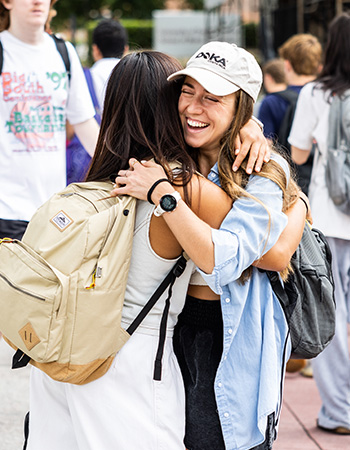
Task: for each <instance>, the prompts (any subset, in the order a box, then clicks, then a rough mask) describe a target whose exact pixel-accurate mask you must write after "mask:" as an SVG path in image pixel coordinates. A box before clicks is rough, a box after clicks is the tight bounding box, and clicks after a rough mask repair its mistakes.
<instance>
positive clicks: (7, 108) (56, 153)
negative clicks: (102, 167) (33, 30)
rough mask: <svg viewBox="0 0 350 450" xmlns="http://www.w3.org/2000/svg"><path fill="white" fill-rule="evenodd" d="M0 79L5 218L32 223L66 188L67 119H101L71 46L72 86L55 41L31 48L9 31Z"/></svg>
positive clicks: (0, 181) (0, 182) (0, 184)
mask: <svg viewBox="0 0 350 450" xmlns="http://www.w3.org/2000/svg"><path fill="white" fill-rule="evenodd" d="M0 40H1V43H2V46H3V50H4V57H3V59H4V62H3V69H2V75H1V76H0V155H1V164H0V192H1V195H0V218H2V219H13V220H16V219H19V220H30V218H31V217H32V215H33V213H34V212H35V210H36V209H37V208H38V207H39V206H40V205H41V204H42V203H44V202H45V201H46V200H47V199H48V198H49V197H50V196H51V195H52V194H53V193H55V192H57V191H58V190H61V189H62V188H63V187H64V186H65V185H66V128H65V124H66V118H68V119H69V121H70V123H71V124H73V125H74V124H77V123H81V122H85V121H86V120H88V119H90V118H92V117H93V116H94V114H95V111H94V107H93V105H92V102H91V98H90V94H89V90H88V87H87V84H86V81H85V77H84V74H83V70H82V67H81V64H80V61H79V58H78V55H77V53H76V51H75V50H74V47H73V46H72V45H71V44H70V43H67V47H68V51H69V58H70V63H71V74H72V76H71V80H70V82H69V81H68V75H67V73H66V69H65V66H64V62H63V59H62V57H61V55H60V54H59V53H58V51H57V48H56V45H55V42H54V40H53V39H52V38H51V37H50V36H49V35H48V34H45V39H44V42H43V43H42V44H40V45H30V44H27V43H24V42H22V41H20V40H18V39H17V38H15V37H14V36H13V35H12V34H10V33H9V32H8V31H3V32H1V33H0Z"/></svg>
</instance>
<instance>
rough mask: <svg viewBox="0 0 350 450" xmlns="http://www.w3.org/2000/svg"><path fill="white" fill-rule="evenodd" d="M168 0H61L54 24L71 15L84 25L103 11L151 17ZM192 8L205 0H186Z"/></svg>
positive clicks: (128, 15) (143, 17)
mask: <svg viewBox="0 0 350 450" xmlns="http://www.w3.org/2000/svg"><path fill="white" fill-rule="evenodd" d="M165 3H166V0H74V1H72V0H59V1H58V2H57V3H56V5H55V9H56V11H57V16H56V17H55V19H54V24H55V25H57V26H59V25H60V24H62V23H64V22H66V21H67V20H68V19H70V18H71V17H73V16H74V17H76V20H77V25H78V26H83V25H84V22H85V21H86V20H88V19H96V18H98V17H99V18H100V17H101V15H103V11H110V14H111V16H112V17H116V18H123V19H126V18H127V19H129V18H135V19H150V18H151V17H152V11H153V10H154V9H164V5H165ZM184 3H185V5H186V6H187V7H188V8H190V9H203V0H185V2H184Z"/></svg>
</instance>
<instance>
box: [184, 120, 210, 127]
mask: <svg viewBox="0 0 350 450" xmlns="http://www.w3.org/2000/svg"><path fill="white" fill-rule="evenodd" d="M187 123H188V125H189V126H190V127H195V128H205V127H207V126H208V124H207V123H203V122H197V121H195V120H191V119H187Z"/></svg>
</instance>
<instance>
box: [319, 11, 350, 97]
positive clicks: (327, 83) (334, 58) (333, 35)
mask: <svg viewBox="0 0 350 450" xmlns="http://www.w3.org/2000/svg"><path fill="white" fill-rule="evenodd" d="M317 81H318V83H317V87H320V88H321V89H322V90H324V91H327V90H330V92H331V95H333V94H337V95H339V96H341V95H342V94H343V93H344V92H345V91H346V90H347V89H349V88H350V14H349V13H343V14H340V15H339V16H337V17H335V18H334V19H333V20H332V22H331V23H330V25H329V30H328V40H327V45H326V50H325V57H324V66H323V69H322V71H321V73H320V74H319V76H318V78H317Z"/></svg>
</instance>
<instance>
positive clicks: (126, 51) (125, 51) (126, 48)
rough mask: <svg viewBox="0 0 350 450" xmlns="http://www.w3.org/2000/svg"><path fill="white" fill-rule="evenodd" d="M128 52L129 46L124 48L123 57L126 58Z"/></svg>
mask: <svg viewBox="0 0 350 450" xmlns="http://www.w3.org/2000/svg"><path fill="white" fill-rule="evenodd" d="M128 51H129V46H128V45H125V46H124V53H123V56H125V55H126V54H127V53H128Z"/></svg>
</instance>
